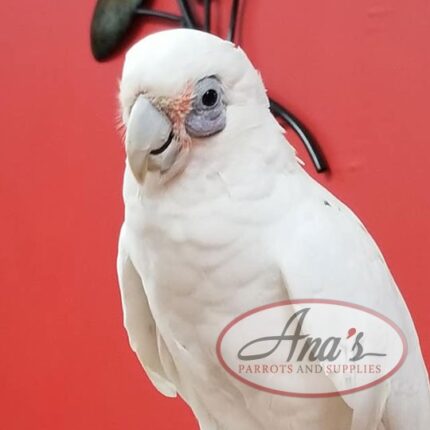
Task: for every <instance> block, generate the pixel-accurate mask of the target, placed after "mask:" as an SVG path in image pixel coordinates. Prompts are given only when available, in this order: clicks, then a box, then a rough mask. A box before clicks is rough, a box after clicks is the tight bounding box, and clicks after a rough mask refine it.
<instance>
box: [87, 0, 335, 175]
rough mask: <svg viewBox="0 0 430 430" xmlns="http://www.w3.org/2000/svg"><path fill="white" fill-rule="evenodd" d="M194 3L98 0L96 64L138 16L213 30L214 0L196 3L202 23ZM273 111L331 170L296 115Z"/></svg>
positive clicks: (233, 19)
mask: <svg viewBox="0 0 430 430" xmlns="http://www.w3.org/2000/svg"><path fill="white" fill-rule="evenodd" d="M191 1H192V0H177V3H178V9H179V13H178V14H172V13H168V12H163V11H160V10H155V9H152V8H150V7H149V4H150V3H151V1H150V0H149V1H148V0H98V1H97V4H96V7H95V10H94V15H93V19H92V22H91V49H92V53H93V56H94V58H95V59H96V60H97V61H103V60H106V59H107V58H109V57H110V56H111V55H112V54H113V53H114V52H115V51H116V50H117V49H118V48H119V47H120V46H121V43H122V42H123V40H124V39H125V37H126V36H127V34H128V32H129V31H130V29H131V27H132V26H133V25H135V24H136V23H137V21H138V19H139V17H153V18H159V19H163V20H165V21H169V22H171V23H172V24H175V25H179V26H182V27H185V28H193V29H196V30H203V31H207V32H210V31H211V7H212V0H194V1H198V2H200V3H203V10H204V18H203V23H200V22H199V20H198V18H197V16H196V14H195V12H194V10H193V8H192V7H191ZM239 2H240V0H231V12H230V24H229V29H228V34H227V40H230V41H232V42H234V40H235V33H236V27H237V22H238V17H239ZM270 109H271V111H272V113H273V114H274V115H275V116H276V117H277V118H278V120H281V121H283V122H284V123H286V124H288V125H289V126H290V127H291V128H292V129H293V130H294V131H295V132H296V133H297V135H298V136H299V137H300V139H301V141H302V142H303V144H304V146H305V148H306V150H307V152H308V154H309V156H310V158H311V160H312V163H313V164H314V166H315V169H316V171H317V172H319V173H321V172H324V171H327V170H328V166H327V163H326V160H325V158H324V156H323V154H322V152H321V151H320V149H319V147H318V145H317V143H316V141H315V139H314V138H313V137H312V135H311V133H310V132H309V131H308V130H307V128H306V127H305V126H304V125H303V123H301V122H300V121H299V120H298V119H297V117H296V116H295V115H293V114H292V113H291V112H290V111H288V110H287V109H285V108H284V107H283V106H282V105H281V104H279V103H277V102H276V101H275V100H273V99H272V98H270Z"/></svg>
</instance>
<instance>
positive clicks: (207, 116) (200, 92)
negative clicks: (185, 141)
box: [185, 76, 226, 137]
mask: <svg viewBox="0 0 430 430" xmlns="http://www.w3.org/2000/svg"><path fill="white" fill-rule="evenodd" d="M194 96H195V97H194V100H193V107H192V109H191V112H189V114H188V115H187V117H186V119H185V127H186V129H187V132H188V134H189V135H190V136H193V137H208V136H212V135H213V134H215V133H219V132H220V131H222V130H223V129H224V127H225V124H226V103H225V100H224V91H223V87H222V85H221V81H220V80H219V79H218V78H217V77H216V76H208V77H206V78H203V79H201V80H200V81H198V82H197V83H196V85H195V87H194Z"/></svg>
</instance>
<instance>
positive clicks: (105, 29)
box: [91, 0, 142, 61]
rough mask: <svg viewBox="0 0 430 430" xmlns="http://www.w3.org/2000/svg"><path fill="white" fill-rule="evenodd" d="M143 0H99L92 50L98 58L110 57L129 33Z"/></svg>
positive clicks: (93, 28)
mask: <svg viewBox="0 0 430 430" xmlns="http://www.w3.org/2000/svg"><path fill="white" fill-rule="evenodd" d="M141 3H142V0H98V1H97V5H96V7H95V10H94V14H93V19H92V22H91V50H92V53H93V55H94V57H95V58H96V60H99V61H101V60H104V59H106V58H108V57H109V56H110V55H111V54H112V53H113V52H114V51H115V49H116V48H117V47H118V46H119V44H120V43H121V41H122V40H123V39H124V37H125V36H126V34H127V33H128V29H129V28H130V26H131V24H132V22H133V19H134V18H135V17H136V14H135V12H136V9H137V7H138V6H139V5H140V4H141Z"/></svg>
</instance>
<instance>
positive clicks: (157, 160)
mask: <svg viewBox="0 0 430 430" xmlns="http://www.w3.org/2000/svg"><path fill="white" fill-rule="evenodd" d="M120 103H121V112H122V120H123V123H124V126H125V128H126V135H125V141H126V153H127V160H128V164H129V166H130V169H131V171H132V173H133V175H134V177H135V178H136V180H137V181H138V182H139V183H143V181H144V179H145V176H146V175H147V173H148V172H149V173H148V174H155V175H157V176H158V177H159V178H160V180H161V181H162V182H164V181H166V180H169V179H171V178H172V177H174V176H175V175H177V174H178V173H179V172H181V171H182V170H183V169H184V168H186V165H187V160H188V158H189V156H190V154H192V152H193V149H194V148H196V147H197V146H199V145H212V144H213V145H216V144H217V142H219V141H220V137H222V136H223V134H225V133H227V130H230V134H231V130H232V129H234V130H235V133H236V134H240V131H241V127H243V126H244V123H246V121H245V122H244V121H243V118H244V116H246V107H247V106H248V107H249V106H257V107H258V109H262V110H264V111H267V110H268V99H267V96H266V91H265V89H264V86H263V83H262V81H261V78H260V75H259V73H258V72H257V71H256V70H255V69H254V67H253V66H252V64H251V62H250V61H249V60H248V58H247V56H246V55H245V54H244V52H243V51H242V50H241V49H240V48H238V47H236V46H235V45H233V44H232V43H230V42H227V41H224V40H222V39H220V38H218V37H216V36H214V35H211V34H208V33H203V32H200V31H196V30H185V29H181V30H169V31H163V32H160V33H155V34H153V35H151V36H148V37H146V38H144V39H143V40H141V41H140V42H138V43H137V44H136V45H134V46H133V47H132V48H131V49H130V50H129V52H128V53H127V55H126V60H125V64H124V69H123V74H122V79H121V83H120ZM244 108H245V109H244ZM235 109H236V112H237V109H241V112H242V113H241V115H239V116H238V115H235V114H234V111H235ZM241 118H242V120H241ZM248 128H249V124H248ZM224 140H225V139H224Z"/></svg>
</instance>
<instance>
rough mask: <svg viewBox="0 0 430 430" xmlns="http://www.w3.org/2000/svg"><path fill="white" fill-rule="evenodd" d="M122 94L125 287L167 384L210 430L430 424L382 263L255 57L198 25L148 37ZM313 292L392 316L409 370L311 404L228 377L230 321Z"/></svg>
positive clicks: (413, 346) (403, 321) (410, 332)
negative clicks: (301, 157) (278, 107)
mask: <svg viewBox="0 0 430 430" xmlns="http://www.w3.org/2000/svg"><path fill="white" fill-rule="evenodd" d="M120 103H121V109H122V119H123V122H124V126H125V128H126V136H125V144H126V156H127V157H126V168H125V178H124V191H123V194H124V201H125V220H124V224H123V226H122V230H121V234H120V240H119V255H118V273H119V283H120V289H121V297H122V304H123V310H124V321H125V327H126V329H127V332H128V335H129V340H130V343H131V346H132V348H133V350H134V351H135V352H136V353H137V355H138V358H139V360H140V362H141V364H142V366H143V367H144V368H145V370H146V372H147V374H148V376H149V378H150V379H151V381H152V382H153V384H154V385H155V386H156V387H157V389H158V390H159V391H161V392H162V393H163V394H165V395H166V396H175V395H176V393H178V394H179V395H180V396H181V397H182V398H183V399H184V400H185V401H186V402H187V403H188V405H189V406H190V407H191V409H192V410H193V412H194V414H195V416H196V418H197V420H198V422H199V425H200V428H201V429H202V430H221V429H222V430H257V429H268V430H287V429H288V430H304V429H306V430H382V429H385V430H428V429H430V397H429V385H428V376H427V371H426V368H425V364H424V361H423V358H422V355H421V351H420V346H419V342H418V338H417V335H416V332H415V329H414V325H413V322H412V319H411V317H410V315H409V312H408V310H407V307H406V305H405V304H404V302H403V299H402V297H401V295H400V293H399V291H398V289H397V287H396V284H395V282H394V280H393V278H392V276H391V275H390V272H389V270H388V268H387V266H386V264H385V262H384V259H383V258H382V256H381V254H380V251H379V250H378V248H377V246H376V245H375V243H374V241H373V240H372V238H371V236H370V235H369V233H368V232H367V231H366V230H365V228H364V227H363V225H362V224H361V223H360V221H359V220H358V219H357V217H356V216H355V215H354V214H353V213H352V212H351V211H350V210H349V209H348V208H347V207H346V206H345V205H344V204H342V203H341V202H340V201H339V200H337V199H336V198H335V197H334V196H333V195H332V194H330V193H329V192H328V191H327V190H326V189H324V188H323V187H322V186H321V185H319V184H318V183H317V182H316V181H315V180H313V179H312V178H311V177H310V176H308V175H307V173H306V172H305V171H304V170H303V168H302V167H301V165H300V163H299V162H298V161H297V158H296V155H295V151H294V149H293V148H292V147H291V146H290V145H289V143H288V142H287V141H286V140H285V138H284V136H283V131H282V129H281V127H280V126H279V125H278V123H277V122H276V120H275V119H274V117H273V116H272V115H271V113H270V111H269V103H268V98H267V96H266V91H265V88H264V85H263V83H262V80H261V77H260V75H259V73H258V72H257V71H256V70H255V69H254V67H253V66H252V64H251V63H250V61H249V60H248V58H247V56H246V55H245V54H244V52H243V51H242V50H241V49H240V48H238V47H236V46H235V45H234V44H232V43H230V42H226V41H224V40H222V39H220V38H218V37H216V36H213V35H210V34H207V33H203V32H199V31H194V30H170V31H165V32H160V33H156V34H153V35H151V36H148V37H146V38H144V39H143V40H142V41H140V42H139V43H137V44H136V45H135V46H133V47H132V48H131V49H130V51H129V52H128V53H127V56H126V61H125V65H124V70H123V75H122V80H121V84H120ZM312 297H313V298H325V299H332V300H344V301H348V302H352V303H356V304H358V305H362V306H366V307H369V308H371V309H374V310H376V311H378V312H381V313H383V314H384V315H386V316H387V317H388V318H390V319H391V320H393V321H394V322H395V323H396V324H397V325H398V326H399V327H400V328H401V329H402V330H403V332H404V334H405V337H406V339H407V342H408V347H409V348H408V355H407V357H406V360H405V362H404V363H403V366H402V367H401V368H400V369H399V370H398V371H397V373H395V374H393V375H392V376H391V377H390V378H388V379H386V380H384V381H383V382H381V383H379V384H377V385H375V386H373V387H371V388H368V389H365V390H362V391H359V392H356V393H354V394H348V395H339V396H332V397H315V398H302V397H291V396H280V395H277V394H272V393H269V392H265V391H259V390H257V389H256V388H255V387H252V386H249V385H247V384H244V383H241V382H240V381H239V380H236V379H235V378H233V377H232V376H231V375H230V374H228V373H227V372H226V371H225V370H224V368H223V367H222V366H221V364H220V362H219V360H218V358H217V354H216V343H217V339H218V337H219V335H220V332H221V331H222V329H223V328H224V327H225V326H226V324H228V323H229V322H230V321H232V320H233V319H234V318H236V317H237V316H238V315H240V314H242V313H244V312H247V311H249V310H250V309H253V308H256V307H258V306H261V305H265V304H270V303H275V302H279V301H282V300H285V299H297V298H299V299H300V298H312ZM310 327H311V328H312V325H311V326H310ZM338 382H339V381H338V380H336V378H334V380H333V384H334V385H335V386H338Z"/></svg>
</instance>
